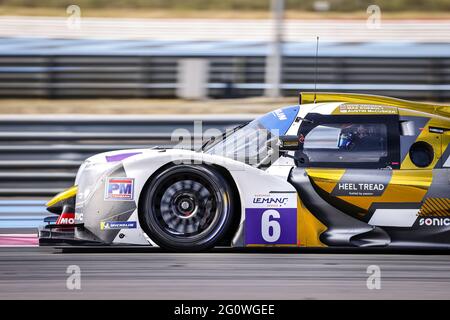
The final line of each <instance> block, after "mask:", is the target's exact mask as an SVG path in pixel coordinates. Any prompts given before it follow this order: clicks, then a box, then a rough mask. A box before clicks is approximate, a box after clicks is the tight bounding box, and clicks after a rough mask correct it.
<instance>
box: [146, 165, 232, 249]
mask: <svg viewBox="0 0 450 320" xmlns="http://www.w3.org/2000/svg"><path fill="white" fill-rule="evenodd" d="M141 218H142V219H141V220H143V221H142V222H143V223H142V224H143V228H144V230H145V231H146V232H147V234H148V236H149V237H150V238H151V239H153V240H154V241H155V242H156V243H157V244H158V245H159V246H160V247H162V248H165V249H168V250H171V251H203V250H207V249H209V248H212V247H214V246H215V245H217V244H218V243H219V242H220V240H221V239H222V238H223V236H224V235H225V234H226V233H227V231H228V229H229V228H230V225H231V222H232V219H233V201H232V189H231V187H230V184H229V183H228V181H227V180H226V179H224V178H223V176H222V175H221V174H220V172H219V171H218V170H216V169H215V168H213V167H210V166H204V165H178V166H174V167H170V168H167V169H165V170H163V171H162V172H160V173H159V174H157V175H156V176H155V177H154V178H152V180H151V181H150V183H149V185H148V187H147V188H146V193H145V196H144V198H143V208H142V211H141Z"/></svg>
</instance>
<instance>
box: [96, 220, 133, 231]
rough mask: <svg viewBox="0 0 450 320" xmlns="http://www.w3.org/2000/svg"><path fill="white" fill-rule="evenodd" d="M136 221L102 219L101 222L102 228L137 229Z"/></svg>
mask: <svg viewBox="0 0 450 320" xmlns="http://www.w3.org/2000/svg"><path fill="white" fill-rule="evenodd" d="M136 228H137V223H136V221H102V222H100V230H112V229H136Z"/></svg>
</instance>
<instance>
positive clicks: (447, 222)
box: [419, 218, 450, 227]
mask: <svg viewBox="0 0 450 320" xmlns="http://www.w3.org/2000/svg"><path fill="white" fill-rule="evenodd" d="M419 226H424V227H448V226H450V218H421V219H419Z"/></svg>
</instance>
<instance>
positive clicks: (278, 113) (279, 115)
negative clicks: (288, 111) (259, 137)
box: [272, 109, 287, 121]
mask: <svg viewBox="0 0 450 320" xmlns="http://www.w3.org/2000/svg"><path fill="white" fill-rule="evenodd" d="M272 113H273V114H274V115H275V116H276V117H277V118H278V120H281V121H284V120H287V117H286V115H285V114H284V112H283V110H281V109H278V110H275V111H273V112H272Z"/></svg>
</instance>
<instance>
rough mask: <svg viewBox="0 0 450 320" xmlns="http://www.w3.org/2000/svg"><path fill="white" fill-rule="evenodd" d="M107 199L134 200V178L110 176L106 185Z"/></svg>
mask: <svg viewBox="0 0 450 320" xmlns="http://www.w3.org/2000/svg"><path fill="white" fill-rule="evenodd" d="M105 200H121V201H127V200H128V201H131V200H134V179H132V178H108V181H107V183H106V185H105Z"/></svg>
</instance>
